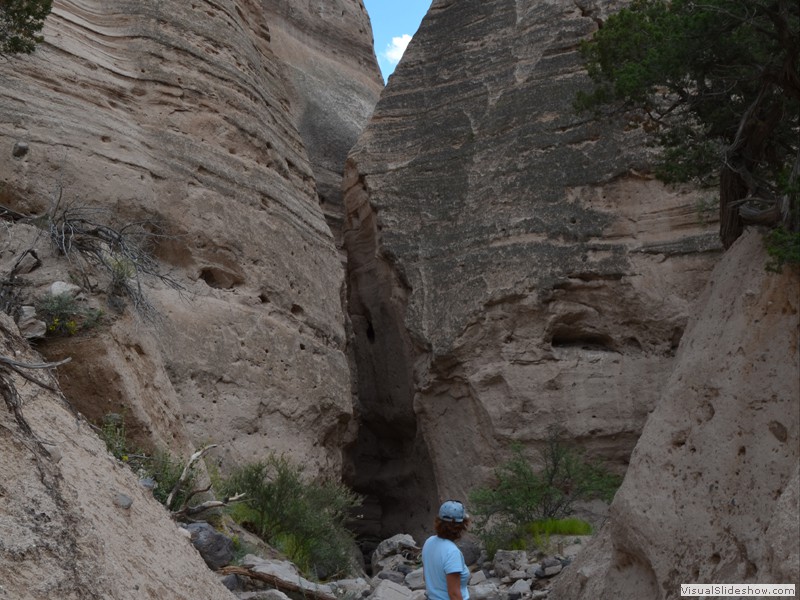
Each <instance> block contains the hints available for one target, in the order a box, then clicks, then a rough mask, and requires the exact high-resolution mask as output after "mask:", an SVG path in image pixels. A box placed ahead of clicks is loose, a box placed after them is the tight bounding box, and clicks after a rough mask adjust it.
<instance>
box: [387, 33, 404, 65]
mask: <svg viewBox="0 0 800 600" xmlns="http://www.w3.org/2000/svg"><path fill="white" fill-rule="evenodd" d="M410 41H411V36H410V35H408V34H407V33H404V34H403V35H401V36H400V37H393V38H392V43H391V44H387V46H386V51H385V52H384V53H383V56H384V58H386V60H388V61H389V62H390V63H391V64H393V65H396V64H397V63H399V62H400V59H401V58H402V56H403V52H405V51H406V47H407V46H408V42H410Z"/></svg>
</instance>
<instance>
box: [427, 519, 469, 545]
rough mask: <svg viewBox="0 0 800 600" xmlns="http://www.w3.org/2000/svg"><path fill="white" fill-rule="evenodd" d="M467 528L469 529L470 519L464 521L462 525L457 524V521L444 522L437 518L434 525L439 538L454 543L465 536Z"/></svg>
mask: <svg viewBox="0 0 800 600" xmlns="http://www.w3.org/2000/svg"><path fill="white" fill-rule="evenodd" d="M467 527H469V518H466V519H464V520H463V521H462V522H461V523H456V522H455V521H443V520H442V519H440V518H439V517H436V520H435V521H434V523H433V528H434V529H435V530H436V535H437V536H439V537H440V538H444V539H446V540H451V541H453V542H455V541H456V540H457V539H458V538H460V537H461V536H462V535H464V532H465V531H466V530H467Z"/></svg>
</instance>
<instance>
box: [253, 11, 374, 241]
mask: <svg viewBox="0 0 800 600" xmlns="http://www.w3.org/2000/svg"><path fill="white" fill-rule="evenodd" d="M262 5H263V8H264V13H265V15H266V16H267V18H268V21H269V22H270V23H271V25H270V34H271V48H272V50H273V52H274V53H275V55H276V57H277V58H279V59H281V61H282V63H283V66H284V68H283V70H284V77H285V80H286V90H287V95H288V97H289V100H290V103H291V106H290V108H291V112H292V114H293V115H294V119H295V122H296V123H297V127H298V131H299V132H300V135H301V136H302V138H303V141H304V143H305V146H306V150H307V152H308V156H309V159H310V161H311V166H312V168H313V170H314V176H315V179H316V185H317V194H318V195H319V199H320V205H321V206H322V209H323V211H324V213H325V219H326V220H327V222H328V224H329V225H330V227H331V230H332V232H333V234H334V239H335V240H336V242H337V245H341V227H342V221H343V216H344V207H343V199H342V170H343V169H344V160H345V158H346V157H347V153H348V152H349V151H350V148H352V147H353V145H354V144H355V143H356V139H357V138H358V135H359V133H361V131H362V130H363V129H364V126H365V125H366V122H367V119H368V118H369V116H370V115H371V114H372V109H373V107H374V106H375V103H376V102H377V101H378V97H379V96H380V93H381V90H382V89H383V79H382V77H381V74H380V71H379V69H378V64H377V61H376V59H375V52H374V50H373V47H372V46H373V45H372V28H371V25H370V21H369V17H368V15H367V12H366V10H365V8H364V3H363V2H362V0H355V1H354V0H334V1H331V0H314V1H313V2H308V3H305V4H298V3H297V2H292V1H291V0H272V1H271V2H264V3H262Z"/></svg>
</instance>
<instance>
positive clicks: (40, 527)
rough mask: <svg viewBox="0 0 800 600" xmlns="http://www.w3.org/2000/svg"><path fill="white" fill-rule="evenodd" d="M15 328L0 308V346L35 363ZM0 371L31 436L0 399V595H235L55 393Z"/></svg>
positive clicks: (19, 599)
mask: <svg viewBox="0 0 800 600" xmlns="http://www.w3.org/2000/svg"><path fill="white" fill-rule="evenodd" d="M15 329H16V328H15V326H14V323H13V321H11V319H10V318H8V317H7V316H6V315H3V314H0V354H2V356H5V357H9V356H11V357H14V358H15V360H17V361H19V362H25V363H38V362H41V358H40V357H38V356H36V355H35V354H33V353H31V352H30V351H29V349H28V348H27V344H25V343H24V342H23V341H22V340H21V339H20V338H19V337H18V336H17V335H16V332H15ZM3 370H4V373H3V377H4V380H6V381H9V380H10V381H12V382H13V383H14V384H15V386H16V388H17V390H18V392H19V404H20V406H21V414H22V417H23V418H24V420H25V422H26V423H27V424H28V425H29V426H30V428H31V430H32V435H28V434H26V433H25V431H24V430H23V429H22V428H21V427H20V424H19V423H18V422H17V421H16V420H15V417H14V415H13V414H12V413H11V412H10V411H9V410H8V409H7V406H6V403H5V402H4V403H3V405H2V409H1V410H0V470H2V473H3V480H2V482H0V595H2V596H5V597H7V598H14V599H15V600H37V599H40V598H64V599H77V598H81V599H84V598H85V599H100V598H115V599H117V598H118V599H119V600H135V599H139V598H142V597H148V598H174V599H175V600H189V599H190V598H208V599H209V600H233V599H234V598H235V596H233V595H232V594H230V593H229V592H228V591H227V590H226V589H225V588H224V587H223V586H222V584H221V583H219V581H218V580H217V578H216V576H215V575H214V574H213V573H212V572H211V571H209V570H208V568H207V567H206V565H205V563H204V562H203V559H202V558H201V557H200V555H199V554H198V553H197V551H195V549H194V548H193V547H192V545H191V542H190V541H189V540H188V539H186V537H184V536H183V535H181V534H180V533H179V530H178V526H177V525H176V524H175V522H174V521H172V520H171V519H170V517H169V514H168V513H167V511H165V510H164V508H163V507H162V506H161V505H160V504H158V502H157V501H156V500H154V499H153V497H152V495H151V493H150V492H149V491H147V490H145V489H143V488H142V487H141V486H139V483H138V482H137V478H136V475H134V473H133V472H132V471H131V470H130V469H129V468H128V467H127V466H124V465H122V464H120V463H118V462H117V461H116V460H114V459H113V458H112V457H111V455H110V454H109V453H108V452H107V451H106V449H105V446H104V444H103V442H102V441H101V440H100V439H99V438H98V437H97V436H96V435H95V433H94V431H93V430H92V428H91V427H90V426H89V424H88V423H87V422H86V421H85V420H84V419H82V418H76V415H75V414H74V413H73V412H71V411H70V410H69V409H68V408H67V404H66V402H65V401H64V400H63V398H61V397H60V396H58V395H57V394H54V393H52V392H50V391H47V390H44V389H42V388H39V387H37V386H35V385H33V384H31V383H28V382H25V381H24V380H23V379H22V377H19V376H17V375H14V374H12V373H10V371H9V370H6V369H5V368H4V369H3ZM29 373H33V372H29ZM33 375H34V376H35V377H37V378H38V379H40V380H43V381H45V382H46V383H47V384H48V385H50V386H52V385H53V384H54V383H55V378H53V377H52V376H51V375H50V374H49V373H48V372H46V371H41V370H39V371H37V372H35V373H33ZM34 436H35V437H34ZM37 439H38V440H42V441H43V442H44V443H43V445H42V446H39V445H38V444H37V442H36V440H37ZM42 448H44V450H43V449H42Z"/></svg>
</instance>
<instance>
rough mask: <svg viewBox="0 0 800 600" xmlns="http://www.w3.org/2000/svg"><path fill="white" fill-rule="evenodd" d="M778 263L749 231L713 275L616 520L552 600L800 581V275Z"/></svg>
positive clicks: (615, 510) (661, 595)
mask: <svg viewBox="0 0 800 600" xmlns="http://www.w3.org/2000/svg"><path fill="white" fill-rule="evenodd" d="M766 258H767V257H766V254H765V252H764V250H763V247H762V241H761V236H760V234H759V233H757V232H756V231H748V232H746V233H745V235H744V237H742V238H741V239H739V240H738V241H737V242H736V244H735V245H734V246H733V247H732V248H731V249H730V250H729V251H728V252H727V253H726V255H725V257H724V258H723V259H722V261H721V262H720V264H719V265H718V266H717V268H716V269H715V270H714V273H713V275H712V281H711V283H710V285H709V289H708V290H707V291H706V293H705V294H704V295H703V298H702V300H701V302H700V303H699V307H700V309H699V310H698V312H697V314H696V315H695V316H694V317H693V319H692V322H691V323H690V325H689V327H688V328H687V332H686V335H685V336H684V338H683V340H682V342H681V346H680V349H679V351H678V355H677V357H676V363H675V368H674V370H673V372H672V374H671V375H670V377H669V380H668V381H667V383H666V385H665V387H664V391H663V394H662V395H661V398H660V399H659V402H658V405H657V407H656V409H655V410H654V411H653V413H652V414H651V415H650V417H649V418H648V420H647V424H646V426H645V428H644V431H643V432H642V436H641V438H640V439H639V442H638V443H637V445H636V449H635V450H634V452H633V455H632V456H631V465H630V468H629V469H628V472H627V475H626V477H625V481H624V483H623V485H622V488H621V489H620V490H619V492H618V493H617V495H616V497H615V499H614V502H613V503H612V505H611V518H610V521H609V523H608V524H607V525H606V527H605V528H604V529H603V530H601V532H600V534H599V536H598V539H596V540H595V541H594V542H593V543H592V544H590V545H589V546H588V547H587V549H586V550H585V551H584V552H583V553H582V554H581V555H580V557H579V558H578V560H577V562H576V563H575V564H574V565H572V566H571V567H570V568H569V570H568V571H566V572H565V573H564V575H562V577H561V578H560V579H559V581H558V582H557V584H556V585H555V586H554V589H553V591H552V593H551V598H552V599H553V600H562V599H563V600H566V599H569V600H581V599H589V598H619V599H620V600H627V599H631V600H633V599H639V598H653V599H654V600H660V599H667V598H678V597H679V590H678V585H679V584H680V583H681V582H683V583H689V582H698V583H709V582H737V583H795V582H797V581H800V544H799V543H798V538H797V531H798V530H800V516H799V513H798V497H800V481H799V480H798V460H799V459H800V451H799V450H798V448H800V430H799V429H800V400H799V399H800V382H799V381H798V373H800V355H799V354H798V336H799V335H800V316H799V315H800V283H799V281H800V278H798V272H797V269H794V270H793V271H792V270H788V269H785V270H784V273H783V274H781V275H774V274H770V273H766V272H765V271H764V264H765V262H766ZM676 548H680V549H681V550H680V551H679V552H678V551H676Z"/></svg>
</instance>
